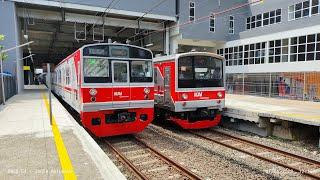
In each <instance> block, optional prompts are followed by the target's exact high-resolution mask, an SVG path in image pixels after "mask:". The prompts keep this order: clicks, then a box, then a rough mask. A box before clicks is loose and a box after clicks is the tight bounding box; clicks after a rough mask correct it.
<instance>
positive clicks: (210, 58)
mask: <svg viewBox="0 0 320 180" xmlns="http://www.w3.org/2000/svg"><path fill="white" fill-rule="evenodd" d="M224 69H225V65H224V60H223V57H222V56H219V55H217V54H213V53H207V52H189V53H182V54H175V55H170V56H164V57H158V58H155V59H154V73H155V75H154V79H155V89H154V92H155V112H156V117H157V118H159V119H160V120H163V119H169V120H171V121H173V122H174V123H176V124H177V125H179V126H181V127H182V128H184V129H201V128H209V127H213V126H216V125H217V124H218V123H219V122H220V120H221V112H222V110H223V108H224V106H225V105H224V104H225V102H224V98H225V88H224V83H225V80H224V77H225V75H224Z"/></svg>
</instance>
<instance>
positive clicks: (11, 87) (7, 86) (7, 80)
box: [0, 74, 17, 104]
mask: <svg viewBox="0 0 320 180" xmlns="http://www.w3.org/2000/svg"><path fill="white" fill-rule="evenodd" d="M3 81H4V92H5V97H6V100H8V99H9V98H11V97H12V96H13V95H15V94H17V89H16V78H15V77H14V76H11V75H8V74H4V76H3ZM2 94H3V93H2V83H1V74H0V104H2V103H3V96H2Z"/></svg>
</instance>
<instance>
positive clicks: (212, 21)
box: [209, 14, 216, 32]
mask: <svg viewBox="0 0 320 180" xmlns="http://www.w3.org/2000/svg"><path fill="white" fill-rule="evenodd" d="M215 21H216V18H215V16H214V15H213V14H211V16H210V20H209V31H210V32H215V30H216V28H215V25H216V23H215Z"/></svg>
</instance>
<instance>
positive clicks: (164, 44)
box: [0, 0, 320, 101]
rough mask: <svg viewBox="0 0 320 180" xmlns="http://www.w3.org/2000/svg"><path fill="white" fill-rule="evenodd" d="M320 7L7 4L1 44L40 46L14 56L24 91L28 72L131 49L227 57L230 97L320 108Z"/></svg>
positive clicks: (149, 0) (121, 1)
mask: <svg viewBox="0 0 320 180" xmlns="http://www.w3.org/2000/svg"><path fill="white" fill-rule="evenodd" d="M319 1H320V0H308V1H305V0H304V1H303V0H264V1H262V0H261V1H260V0H250V1H248V0H230V1H222V0H211V1H203V0H190V1H189V0H159V1H157V0H134V1H129V0H107V1H106V0H93V1H75V0H60V1H58V0H4V1H1V2H0V4H1V6H0V17H1V18H0V24H1V26H0V34H5V35H6V39H5V41H3V42H0V43H2V44H4V45H5V46H6V47H12V46H15V45H17V44H22V43H24V42H26V41H34V43H33V44H31V45H30V46H29V48H28V47H24V48H22V49H18V50H16V51H11V52H9V58H8V60H7V61H6V62H5V66H4V67H5V69H6V70H7V71H8V72H10V73H12V74H13V75H15V76H17V79H18V82H17V84H18V90H19V91H21V89H22V88H23V81H24V79H26V78H24V77H23V76H24V75H25V76H26V77H29V75H28V73H25V74H23V73H22V72H23V65H30V66H34V67H41V66H42V64H43V63H45V62H51V63H57V62H59V61H60V60H62V59H63V58H64V57H66V56H67V55H69V54H70V53H72V52H73V51H74V50H76V49H77V48H79V47H81V46H82V45H84V44H88V43H94V42H96V43H98V42H108V41H111V42H114V41H117V42H122V43H126V42H130V43H131V44H135V45H139V46H143V47H147V48H150V49H151V50H152V51H153V52H154V54H174V53H180V52H187V51H190V50H192V49H195V50H197V51H209V52H217V53H218V54H220V55H222V56H224V57H225V59H226V76H227V80H226V87H227V91H228V92H229V93H236V94H253V95H261V96H269V97H281V98H289V99H300V100H311V101H319V98H320V74H319V72H320V25H319V22H320V21H319V20H320V15H319V14H320V2H319ZM3 24H5V26H3ZM26 38H27V39H26ZM30 54H35V55H34V56H33V58H32V60H30V59H28V60H24V61H25V62H24V64H23V62H22V61H17V60H18V59H21V58H23V57H25V56H28V55H30ZM28 63H29V64H28ZM34 67H32V68H31V69H33V68H34ZM25 83H28V82H27V80H26V82H25Z"/></svg>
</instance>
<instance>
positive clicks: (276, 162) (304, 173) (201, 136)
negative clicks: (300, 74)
mask: <svg viewBox="0 0 320 180" xmlns="http://www.w3.org/2000/svg"><path fill="white" fill-rule="evenodd" d="M188 132H189V133H190V134H192V135H194V136H197V137H200V138H202V139H205V140H208V141H211V142H214V143H217V144H220V145H222V146H225V147H228V148H230V149H233V150H236V151H240V152H242V153H245V154H248V155H250V156H253V157H256V158H258V159H261V160H263V161H267V162H270V163H272V164H277V165H279V166H282V167H285V168H288V169H291V170H293V171H295V172H298V173H301V174H303V175H306V176H309V177H311V178H314V179H320V176H317V175H315V174H311V173H309V172H305V171H301V169H299V168H296V167H293V166H290V165H288V164H285V163H281V162H278V161H275V160H273V159H269V158H266V157H263V156H262V155H258V154H255V153H252V152H250V151H246V150H244V149H241V148H237V147H235V146H232V145H230V144H227V143H224V142H220V141H218V140H215V139H212V138H209V137H206V136H203V135H201V134H197V133H194V132H192V131H188ZM221 134H223V135H224V133H221ZM228 137H229V136H228ZM230 137H231V135H230ZM234 139H236V140H238V141H242V140H241V139H238V138H234ZM247 141H248V140H247ZM247 141H243V142H245V143H246V142H247ZM247 144H251V143H247ZM256 144H258V143H256ZM252 145H254V144H253V143H252ZM255 146H258V147H260V148H264V147H263V146H260V144H258V145H255ZM269 150H271V149H269ZM271 151H272V150H271ZM278 151H281V150H276V152H278ZM288 154H291V153H288ZM289 157H290V156H289ZM293 157H295V158H296V156H293ZM291 158H292V157H291ZM296 159H297V158H296ZM299 160H300V159H299ZM302 160H303V159H302ZM311 164H314V163H311Z"/></svg>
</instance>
